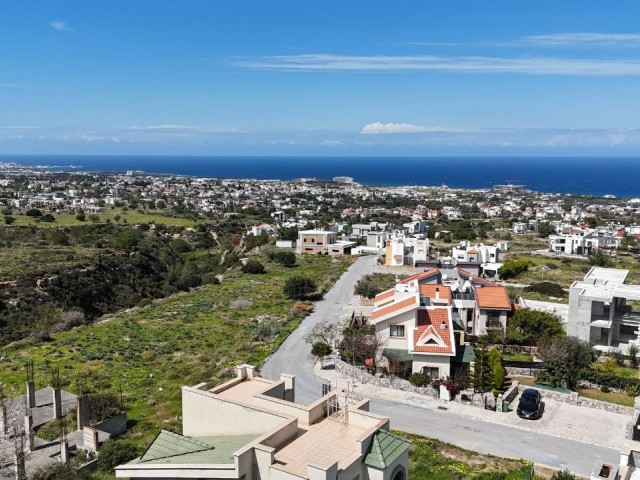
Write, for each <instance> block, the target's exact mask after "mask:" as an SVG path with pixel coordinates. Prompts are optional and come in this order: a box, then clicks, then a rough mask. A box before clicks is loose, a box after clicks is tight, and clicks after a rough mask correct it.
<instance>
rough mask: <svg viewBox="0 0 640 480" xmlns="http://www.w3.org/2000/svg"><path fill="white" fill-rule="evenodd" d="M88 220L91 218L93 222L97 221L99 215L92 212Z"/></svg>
mask: <svg viewBox="0 0 640 480" xmlns="http://www.w3.org/2000/svg"><path fill="white" fill-rule="evenodd" d="M89 220H91V221H92V222H93V223H98V222H99V221H100V215H98V214H95V213H92V214H91V215H89Z"/></svg>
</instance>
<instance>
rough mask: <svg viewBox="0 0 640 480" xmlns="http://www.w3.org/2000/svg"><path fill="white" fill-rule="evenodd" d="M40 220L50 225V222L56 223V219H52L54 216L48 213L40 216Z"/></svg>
mask: <svg viewBox="0 0 640 480" xmlns="http://www.w3.org/2000/svg"><path fill="white" fill-rule="evenodd" d="M40 220H41V221H42V222H49V223H51V222H55V221H56V217H54V216H53V215H51V214H50V213H47V214H45V215H43V216H41V217H40Z"/></svg>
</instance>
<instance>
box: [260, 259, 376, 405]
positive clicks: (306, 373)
mask: <svg viewBox="0 0 640 480" xmlns="http://www.w3.org/2000/svg"><path fill="white" fill-rule="evenodd" d="M375 262H376V257H375V256H364V257H360V258H358V259H357V260H356V261H355V263H354V264H353V265H351V267H349V269H348V270H347V271H346V272H345V273H343V274H342V276H341V277H340V278H339V279H338V281H337V282H336V283H335V284H334V286H333V288H332V289H331V290H329V291H328V292H327V293H326V294H325V296H324V298H323V299H322V300H320V301H319V302H317V303H316V309H315V311H314V312H313V313H312V314H311V315H309V316H308V317H306V318H305V319H304V321H303V322H302V323H301V324H300V326H299V327H298V328H297V329H296V331H294V332H293V333H292V334H291V335H289V337H288V338H287V339H286V340H285V341H284V343H283V344H282V345H281V346H280V348H279V349H278V351H277V352H275V353H274V354H273V355H272V356H271V357H269V358H268V359H267V360H266V361H265V362H264V364H263V365H262V368H261V369H260V373H261V375H262V376H263V377H266V378H273V379H276V378H278V376H279V375H280V373H290V374H292V375H295V376H296V400H297V401H301V402H305V403H307V402H311V401H313V400H315V399H317V398H318V397H319V396H320V394H321V388H322V387H321V386H320V385H321V383H322V380H320V379H319V378H318V377H316V376H315V375H314V374H313V364H314V360H313V358H312V357H311V346H310V345H309V344H307V343H306V342H305V341H304V337H305V335H306V334H307V333H309V332H310V331H311V329H312V328H313V326H314V325H316V324H318V323H320V322H322V321H324V320H330V321H337V320H338V319H339V318H340V316H341V315H342V314H344V313H346V308H347V304H348V301H349V297H350V296H351V294H352V293H353V288H354V286H355V284H356V282H357V281H358V279H360V277H361V276H362V275H366V274H368V273H371V272H373V268H374V266H375Z"/></svg>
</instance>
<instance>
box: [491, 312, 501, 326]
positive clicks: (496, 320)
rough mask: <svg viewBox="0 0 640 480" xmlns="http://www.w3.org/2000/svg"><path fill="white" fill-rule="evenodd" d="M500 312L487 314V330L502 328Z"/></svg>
mask: <svg viewBox="0 0 640 480" xmlns="http://www.w3.org/2000/svg"><path fill="white" fill-rule="evenodd" d="M501 327H502V322H501V321H500V312H487V328H501Z"/></svg>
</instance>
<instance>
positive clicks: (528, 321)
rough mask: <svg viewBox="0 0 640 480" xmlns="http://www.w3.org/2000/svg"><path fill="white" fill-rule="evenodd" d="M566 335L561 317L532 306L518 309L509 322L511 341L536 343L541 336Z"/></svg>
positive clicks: (508, 337)
mask: <svg viewBox="0 0 640 480" xmlns="http://www.w3.org/2000/svg"><path fill="white" fill-rule="evenodd" d="M560 336H564V327H563V326H562V322H561V320H560V317H558V316H557V315H553V314H552V313H547V312H541V311H539V310H533V309H531V308H523V309H520V310H518V311H517V312H516V313H515V314H514V315H513V317H511V318H510V319H509V321H508V322H507V339H508V340H509V341H510V342H514V343H519V344H524V345H534V344H535V343H536V342H538V341H539V340H540V339H541V338H553V337H560Z"/></svg>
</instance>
